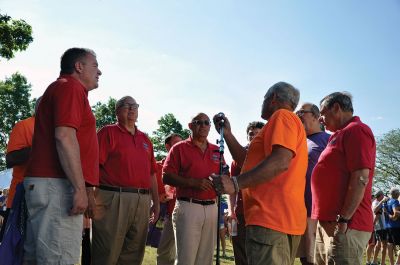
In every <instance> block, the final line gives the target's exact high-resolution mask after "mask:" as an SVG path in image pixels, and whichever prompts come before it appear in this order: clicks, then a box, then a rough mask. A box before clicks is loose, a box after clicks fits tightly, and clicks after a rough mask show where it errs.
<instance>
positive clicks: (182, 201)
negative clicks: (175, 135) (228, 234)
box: [163, 113, 219, 265]
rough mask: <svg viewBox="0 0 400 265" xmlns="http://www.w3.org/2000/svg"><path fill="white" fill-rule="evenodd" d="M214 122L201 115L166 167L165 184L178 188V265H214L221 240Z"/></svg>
mask: <svg viewBox="0 0 400 265" xmlns="http://www.w3.org/2000/svg"><path fill="white" fill-rule="evenodd" d="M210 125H211V123H210V119H209V117H208V116H207V115H206V114H204V113H199V114H197V115H196V116H195V117H194V118H193V119H192V121H191V122H190V123H189V128H190V130H191V131H192V135H191V137H190V138H189V139H187V140H184V141H182V142H179V143H178V144H176V145H175V146H173V147H172V149H171V151H170V152H169V154H168V156H167V159H166V161H165V164H164V167H163V181H164V183H165V184H169V185H171V186H175V187H176V196H177V201H176V205H175V209H174V212H173V215H172V222H173V226H174V231H175V240H176V246H177V260H176V262H175V264H177V265H207V264H210V265H211V264H212V262H213V254H214V247H215V244H214V243H215V241H216V240H214V239H215V238H216V236H217V211H218V209H217V204H216V197H217V195H216V193H215V191H214V188H213V184H212V182H211V181H210V180H209V179H208V177H209V176H210V175H211V174H213V173H218V172H219V153H218V146H216V145H214V144H211V143H209V142H208V141H207V136H208V133H209V132H210Z"/></svg>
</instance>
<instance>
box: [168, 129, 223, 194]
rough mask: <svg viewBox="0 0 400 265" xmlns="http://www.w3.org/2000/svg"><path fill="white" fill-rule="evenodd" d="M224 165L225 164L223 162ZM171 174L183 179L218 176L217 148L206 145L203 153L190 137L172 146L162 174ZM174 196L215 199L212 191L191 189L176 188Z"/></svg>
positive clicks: (212, 145)
mask: <svg viewBox="0 0 400 265" xmlns="http://www.w3.org/2000/svg"><path fill="white" fill-rule="evenodd" d="M224 163H225V162H224ZM165 172H167V173H173V174H177V175H179V176H181V177H184V178H199V179H202V178H208V177H209V176H210V175H211V174H212V173H215V174H219V148H218V146H216V145H214V144H210V143H208V144H207V148H206V150H205V151H204V153H203V152H202V151H201V149H200V148H199V147H198V146H196V145H195V144H194V143H193V140H192V137H189V138H188V139H186V140H184V141H181V142H179V143H177V144H176V145H174V146H173V147H172V149H171V150H170V151H169V153H168V156H167V159H166V160H165V163H164V167H163V173H165ZM176 196H177V197H178V198H179V197H188V198H193V199H198V200H210V199H215V197H216V196H217V195H216V194H215V191H214V190H207V191H201V190H197V189H192V188H181V187H177V188H176Z"/></svg>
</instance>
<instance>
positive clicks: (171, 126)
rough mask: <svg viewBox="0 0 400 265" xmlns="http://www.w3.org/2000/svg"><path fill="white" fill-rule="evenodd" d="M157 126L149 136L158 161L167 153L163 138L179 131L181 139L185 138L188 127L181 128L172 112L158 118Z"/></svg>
mask: <svg viewBox="0 0 400 265" xmlns="http://www.w3.org/2000/svg"><path fill="white" fill-rule="evenodd" d="M158 125H159V128H158V129H157V130H156V131H153V135H152V136H151V137H150V139H151V141H152V143H153V147H154V153H155V156H156V160H157V161H159V160H161V159H163V158H165V156H166V155H167V150H166V149H165V146H164V139H165V137H167V136H168V135H169V134H171V133H179V134H180V135H181V136H182V137H183V139H186V138H188V137H189V135H190V131H189V130H188V129H183V128H182V124H181V123H180V122H179V121H178V120H177V119H176V118H175V116H174V114H172V113H168V114H165V115H164V116H162V117H161V118H160V119H159V120H158Z"/></svg>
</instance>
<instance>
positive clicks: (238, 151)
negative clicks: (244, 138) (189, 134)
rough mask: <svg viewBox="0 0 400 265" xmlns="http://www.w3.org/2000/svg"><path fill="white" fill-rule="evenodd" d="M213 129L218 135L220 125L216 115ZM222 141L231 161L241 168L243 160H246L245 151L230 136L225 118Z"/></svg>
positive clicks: (233, 137)
mask: <svg viewBox="0 0 400 265" xmlns="http://www.w3.org/2000/svg"><path fill="white" fill-rule="evenodd" d="M213 121H214V126H215V129H216V130H217V132H218V133H220V130H221V123H220V122H219V118H218V116H217V115H215V116H214V118H213ZM223 126H224V139H225V141H226V144H227V145H228V149H229V152H230V153H231V155H232V158H233V160H235V161H236V162H237V163H238V165H239V166H240V167H241V166H242V165H243V162H244V159H245V158H246V154H247V150H246V148H244V147H243V146H242V145H241V144H240V143H239V142H238V141H237V139H236V137H235V136H234V135H233V134H232V131H231V124H230V123H229V120H228V118H227V117H225V118H224V123H223Z"/></svg>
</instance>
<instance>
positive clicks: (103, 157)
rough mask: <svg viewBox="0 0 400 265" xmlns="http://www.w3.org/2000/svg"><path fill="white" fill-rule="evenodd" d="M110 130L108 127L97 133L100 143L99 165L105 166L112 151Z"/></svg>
mask: <svg viewBox="0 0 400 265" xmlns="http://www.w3.org/2000/svg"><path fill="white" fill-rule="evenodd" d="M108 132H109V129H108V128H107V127H103V128H101V129H100V130H99V131H98V133H97V139H98V141H99V164H100V166H104V164H105V163H106V161H107V158H108V154H109V152H110V151H111V149H112V147H111V141H110V135H109V133H108Z"/></svg>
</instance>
